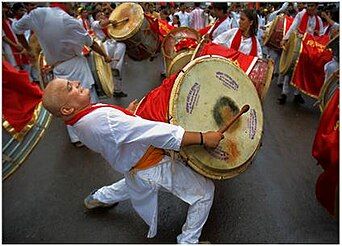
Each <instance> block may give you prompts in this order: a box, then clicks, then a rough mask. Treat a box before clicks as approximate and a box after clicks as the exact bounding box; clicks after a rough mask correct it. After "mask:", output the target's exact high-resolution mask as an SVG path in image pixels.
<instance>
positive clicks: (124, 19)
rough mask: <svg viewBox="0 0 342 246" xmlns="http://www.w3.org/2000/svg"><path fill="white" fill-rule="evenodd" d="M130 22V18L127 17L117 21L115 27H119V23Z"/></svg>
mask: <svg viewBox="0 0 342 246" xmlns="http://www.w3.org/2000/svg"><path fill="white" fill-rule="evenodd" d="M128 20H129V18H128V17H126V18H123V19H122V20H118V21H116V23H115V25H117V24H119V23H121V22H125V21H128ZM110 24H111V25H113V24H112V23H110Z"/></svg>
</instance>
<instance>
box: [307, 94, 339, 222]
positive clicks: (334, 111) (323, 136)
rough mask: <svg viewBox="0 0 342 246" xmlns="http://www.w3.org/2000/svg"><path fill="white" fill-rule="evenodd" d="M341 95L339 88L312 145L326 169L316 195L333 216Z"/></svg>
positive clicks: (336, 183)
mask: <svg viewBox="0 0 342 246" xmlns="http://www.w3.org/2000/svg"><path fill="white" fill-rule="evenodd" d="M339 95H340V92H339V90H338V89H337V90H336V91H335V93H334V95H333V96H332V98H331V99H330V100H329V102H328V104H327V105H326V108H325V110H324V112H323V114H322V116H321V119H320V122H319V126H318V129H317V132H316V136H315V140H314V144H313V147H312V156H313V157H314V158H316V160H317V162H318V164H319V165H321V166H322V168H323V169H324V172H323V173H322V174H321V175H320V176H319V178H318V180H317V183H316V197H317V199H318V201H319V202H320V203H321V204H322V205H323V206H324V207H325V208H326V209H327V210H328V212H329V213H330V214H331V215H333V216H335V209H336V208H335V205H336V194H337V189H338V184H339V182H338V181H339Z"/></svg>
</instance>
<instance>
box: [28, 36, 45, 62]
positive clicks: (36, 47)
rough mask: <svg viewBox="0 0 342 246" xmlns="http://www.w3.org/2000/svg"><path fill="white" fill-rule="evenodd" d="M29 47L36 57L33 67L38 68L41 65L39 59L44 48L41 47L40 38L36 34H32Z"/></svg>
mask: <svg viewBox="0 0 342 246" xmlns="http://www.w3.org/2000/svg"><path fill="white" fill-rule="evenodd" d="M29 46H30V48H31V50H32V53H33V55H34V61H33V64H32V65H33V66H34V67H36V68H38V67H39V64H38V58H39V54H40V52H41V51H42V48H41V46H40V43H39V41H38V38H37V36H36V35H35V34H32V35H31V36H30V38H29Z"/></svg>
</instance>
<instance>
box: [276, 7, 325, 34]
mask: <svg viewBox="0 0 342 246" xmlns="http://www.w3.org/2000/svg"><path fill="white" fill-rule="evenodd" d="M305 13H306V9H303V10H302V11H301V12H299V13H298V14H297V15H296V17H295V19H294V21H293V22H292V25H291V26H290V28H289V30H288V31H287V33H286V35H285V37H284V38H283V39H284V40H287V39H289V37H290V35H291V33H292V32H293V31H295V30H296V29H297V28H298V27H299V25H300V23H301V21H302V18H303V16H304V14H305ZM317 18H318V22H319V35H320V36H321V35H323V34H324V28H323V22H322V19H321V17H319V16H318V17H317ZM315 27H316V16H314V15H313V16H309V18H308V24H307V26H306V32H307V33H310V34H314V31H315Z"/></svg>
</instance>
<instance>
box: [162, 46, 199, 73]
mask: <svg viewBox="0 0 342 246" xmlns="http://www.w3.org/2000/svg"><path fill="white" fill-rule="evenodd" d="M193 54H194V51H193V50H188V51H185V52H182V53H180V54H179V55H177V56H176V57H175V58H174V59H173V60H172V62H171V63H170V66H169V68H168V71H167V75H168V76H170V75H171V74H174V73H178V72H179V71H180V70H182V69H183V68H184V67H185V66H186V64H188V63H189V62H190V61H191V58H192V56H193Z"/></svg>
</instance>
